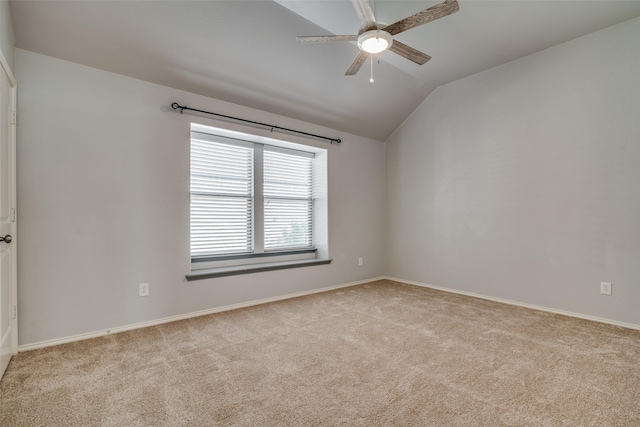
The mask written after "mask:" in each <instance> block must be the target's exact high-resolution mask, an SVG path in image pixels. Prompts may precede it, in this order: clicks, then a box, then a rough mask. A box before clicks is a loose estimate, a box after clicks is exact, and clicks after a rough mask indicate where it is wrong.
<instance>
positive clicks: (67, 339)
mask: <svg viewBox="0 0 640 427" xmlns="http://www.w3.org/2000/svg"><path fill="white" fill-rule="evenodd" d="M383 279H384V277H374V278H372V279H366V280H360V281H357V282H350V283H344V284H341V285H335V286H328V287H326V288H319V289H312V290H310V291H302V292H295V293H292V294H286V295H279V296H276V297H270V298H263V299H258V300H253V301H247V302H241V303H238V304H231V305H225V306H222V307H214V308H210V309H207V310H199V311H193V312H190V313H185V314H179V315H177V316H170V317H163V318H162V319H156V320H149V321H147V322H140V323H134V324H132V325H126V326H118V327H115V328H111V329H106V330H101V331H95V332H87V333H84V334H78V335H73V336H69V337H64V338H56V339H52V340H47V341H40V342H36V343H31V344H25V345H20V346H18V352H23V351H29V350H35V349H37V348H43V347H51V346H54V345H59V344H66V343H70V342H74V341H81V340H86V339H89V338H96V337H102V336H105V335H110V334H115V333H118V332H124V331H130V330H132V329H140V328H147V327H149V326H155V325H161V324H163V323H169V322H175V321H177V320H184V319H190V318H192V317H198V316H206V315H207V314H213V313H221V312H223V311H229V310H236V309H238V308H245V307H251V306H254V305H260V304H267V303H270V302H276V301H282V300H286V299H290V298H297V297H302V296H305V295H312V294H318V293H321V292H327V291H333V290H335V289H341V288H348V287H350V286H356V285H361V284H363V283H369V282H374V281H376V280H383Z"/></svg>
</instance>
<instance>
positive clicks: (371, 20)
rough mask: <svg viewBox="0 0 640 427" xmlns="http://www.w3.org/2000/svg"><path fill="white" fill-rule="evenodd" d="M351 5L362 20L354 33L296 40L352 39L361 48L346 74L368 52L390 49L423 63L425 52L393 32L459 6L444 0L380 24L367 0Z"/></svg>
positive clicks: (354, 69)
mask: <svg viewBox="0 0 640 427" xmlns="http://www.w3.org/2000/svg"><path fill="white" fill-rule="evenodd" d="M351 2H352V3H353V7H354V8H355V9H356V12H357V13H358V15H359V16H360V19H361V20H362V22H363V23H364V25H363V26H362V27H360V31H359V32H358V34H357V35H329V36H298V37H296V40H297V41H299V42H303V43H309V42H312V43H313V42H330V41H355V42H357V43H358V48H359V49H360V52H359V53H358V55H357V56H356V59H355V60H354V61H353V63H352V64H351V66H350V67H349V69H348V70H347V72H346V73H345V75H346V76H353V75H355V74H356V73H357V72H358V70H360V67H362V64H363V63H364V61H365V60H366V59H367V57H368V56H369V55H375V54H378V53H382V52H384V51H386V50H390V51H391V52H393V53H397V54H398V55H400V56H402V57H404V58H407V59H408V60H409V61H413V62H415V63H416V64H418V65H422V64H424V63H426V62H427V61H428V60H430V59H431V57H430V56H429V55H427V54H426V53H422V52H420V51H419V50H416V49H414V48H412V47H410V46H407V45H406V44H404V43H400V42H399V41H398V40H395V39H394V38H393V36H395V35H397V34H400V33H402V32H404V31H407V30H410V29H411V28H414V27H417V26H418V25H422V24H426V23H428V22H431V21H435V20H436V19H440V18H443V17H445V16H447V15H451V14H452V13H455V12H457V11H458V10H459V9H460V8H459V6H458V2H457V1H456V0H445V1H444V2H442V3H439V4H437V5H435V6H432V7H430V8H428V9H425V10H423V11H421V12H418V13H416V14H414V15H411V16H409V17H407V18H404V19H401V20H400V21H398V22H396V23H394V24H391V25H383V24H380V23H378V22H377V21H376V17H375V16H374V14H373V8H372V6H371V2H370V0H351Z"/></svg>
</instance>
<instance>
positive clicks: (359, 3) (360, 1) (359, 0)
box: [351, 0, 378, 30]
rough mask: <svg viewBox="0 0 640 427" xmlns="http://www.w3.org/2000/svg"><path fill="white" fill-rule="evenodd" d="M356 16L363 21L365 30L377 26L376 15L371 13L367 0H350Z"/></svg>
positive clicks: (371, 9) (369, 3)
mask: <svg viewBox="0 0 640 427" xmlns="http://www.w3.org/2000/svg"><path fill="white" fill-rule="evenodd" d="M351 3H353V7H354V8H355V9H356V12H357V13H358V16H359V17H360V19H361V20H362V22H363V23H364V25H365V27H366V29H367V30H370V29H373V28H377V27H378V24H376V17H375V16H374V15H373V8H372V7H371V2H370V1H369V0H351Z"/></svg>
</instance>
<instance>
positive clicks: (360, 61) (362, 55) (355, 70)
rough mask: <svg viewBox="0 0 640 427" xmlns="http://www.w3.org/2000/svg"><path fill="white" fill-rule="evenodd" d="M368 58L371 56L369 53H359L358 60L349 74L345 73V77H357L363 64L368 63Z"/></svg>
mask: <svg viewBox="0 0 640 427" xmlns="http://www.w3.org/2000/svg"><path fill="white" fill-rule="evenodd" d="M368 57H369V55H368V54H367V53H365V52H362V51H360V52H358V56H356V59H355V60H354V61H353V63H352V64H351V66H350V67H349V69H348V70H347V72H346V73H344V75H345V76H355V75H356V74H357V73H358V71H359V70H360V67H362V64H364V61H366V60H367V58H368Z"/></svg>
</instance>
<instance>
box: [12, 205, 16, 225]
mask: <svg viewBox="0 0 640 427" xmlns="http://www.w3.org/2000/svg"><path fill="white" fill-rule="evenodd" d="M11 222H16V208H11Z"/></svg>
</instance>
